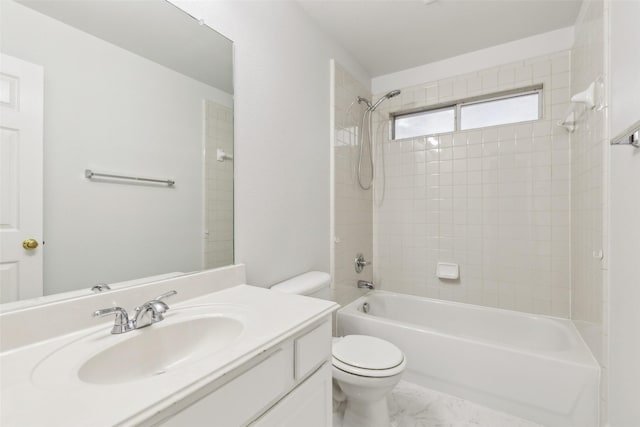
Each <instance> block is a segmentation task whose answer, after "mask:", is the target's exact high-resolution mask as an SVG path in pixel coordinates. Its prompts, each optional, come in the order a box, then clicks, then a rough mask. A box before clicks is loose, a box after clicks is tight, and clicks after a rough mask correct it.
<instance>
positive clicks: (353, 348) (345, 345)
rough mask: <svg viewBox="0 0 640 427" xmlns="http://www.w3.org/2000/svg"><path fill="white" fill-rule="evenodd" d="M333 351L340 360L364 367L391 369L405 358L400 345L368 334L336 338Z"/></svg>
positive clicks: (347, 363) (334, 355)
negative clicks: (397, 345)
mask: <svg viewBox="0 0 640 427" xmlns="http://www.w3.org/2000/svg"><path fill="white" fill-rule="evenodd" d="M332 351H333V357H334V358H335V359H337V360H339V361H340V362H342V363H344V364H346V365H350V366H355V367H358V368H363V369H391V368H394V367H396V366H398V365H400V364H401V363H402V361H403V360H404V354H403V353H402V351H400V349H399V348H398V347H396V346H395V345H393V344H391V343H390V342H388V341H385V340H382V339H380V338H376V337H371V336H367V335H347V336H346V337H344V338H342V339H340V340H336V342H335V343H334V344H333V350H332Z"/></svg>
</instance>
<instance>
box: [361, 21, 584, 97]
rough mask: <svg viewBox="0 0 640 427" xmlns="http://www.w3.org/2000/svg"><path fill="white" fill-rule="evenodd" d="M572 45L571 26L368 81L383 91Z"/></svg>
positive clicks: (375, 89) (372, 86) (372, 89)
mask: <svg viewBox="0 0 640 427" xmlns="http://www.w3.org/2000/svg"><path fill="white" fill-rule="evenodd" d="M572 45H573V27H568V28H562V29H559V30H555V31H550V32H548V33H543V34H538V35H535V36H531V37H527V38H524V39H520V40H515V41H512V42H509V43H504V44H501V45H497V46H492V47H489V48H486V49H480V50H476V51H474V52H470V53H465V54H464V55H459V56H454V57H453V58H447V59H443V60H442V61H436V62H432V63H430V64H425V65H421V66H419V67H414V68H409V69H407V70H402V71H398V72H396V73H391V74H385V75H382V76H376V77H374V78H373V79H372V80H371V91H372V92H373V93H385V92H387V91H389V90H393V89H397V88H399V87H407V86H413V85H417V84H420V83H423V82H429V81H435V80H440V79H445V78H447V77H451V76H456V75H460V74H464V73H470V72H473V71H479V70H482V69H487V68H491V67H498V66H500V65H502V64H507V63H509V62H517V61H524V60H526V59H529V58H533V57H536V56H542V55H547V54H550V53H553V52H559V51H562V50H567V49H571V46H572Z"/></svg>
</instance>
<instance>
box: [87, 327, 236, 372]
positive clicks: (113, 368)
mask: <svg viewBox="0 0 640 427" xmlns="http://www.w3.org/2000/svg"><path fill="white" fill-rule="evenodd" d="M242 329H243V326H242V323H241V322H240V321H238V320H236V319H232V318H229V317H199V318H192V319H189V320H185V321H182V322H178V323H172V324H167V325H166V326H164V325H163V324H162V323H157V324H155V325H152V326H150V327H148V328H144V329H141V330H139V331H134V332H133V333H132V336H131V338H130V339H127V340H125V341H121V342H119V343H118V344H115V345H113V346H111V347H108V348H107V349H105V350H103V351H101V352H100V353H98V354H96V355H95V356H93V357H92V358H91V359H89V360H88V361H86V362H85V363H84V364H83V365H82V366H81V367H80V370H79V371H78V377H79V378H80V380H82V381H84V382H87V383H93V384H117V383H123V382H128V381H132V380H139V379H142V378H145V377H151V376H154V375H160V374H164V373H165V372H167V371H168V370H170V369H172V368H175V367H178V366H180V365H183V364H186V363H189V362H192V361H196V360H201V359H202V358H203V357H205V356H208V355H211V354H213V353H215V352H217V351H219V350H221V349H224V348H225V347H227V346H228V345H229V344H230V343H232V342H234V341H235V339H236V338H237V337H238V336H239V335H240V333H241V332H242ZM133 334H135V335H133Z"/></svg>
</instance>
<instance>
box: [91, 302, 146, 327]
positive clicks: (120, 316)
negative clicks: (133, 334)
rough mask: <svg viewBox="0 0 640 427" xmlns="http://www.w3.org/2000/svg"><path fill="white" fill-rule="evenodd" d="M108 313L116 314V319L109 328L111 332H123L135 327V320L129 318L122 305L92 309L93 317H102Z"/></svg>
mask: <svg viewBox="0 0 640 427" xmlns="http://www.w3.org/2000/svg"><path fill="white" fill-rule="evenodd" d="M110 314H115V315H116V321H115V323H114V324H113V328H111V333H112V334H123V333H125V332H129V331H132V330H134V329H135V328H136V324H135V321H133V320H129V315H128V314H127V311H126V310H125V309H124V308H122V307H109V308H103V309H102V310H97V311H94V312H93V317H104V316H108V315H110Z"/></svg>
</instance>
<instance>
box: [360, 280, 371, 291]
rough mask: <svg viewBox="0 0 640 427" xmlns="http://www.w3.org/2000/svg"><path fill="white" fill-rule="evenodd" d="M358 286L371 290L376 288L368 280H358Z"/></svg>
mask: <svg viewBox="0 0 640 427" xmlns="http://www.w3.org/2000/svg"><path fill="white" fill-rule="evenodd" d="M358 288H360V289H369V290H370V291H371V290H373V289H374V286H373V283H372V282H368V281H366V280H358Z"/></svg>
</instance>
